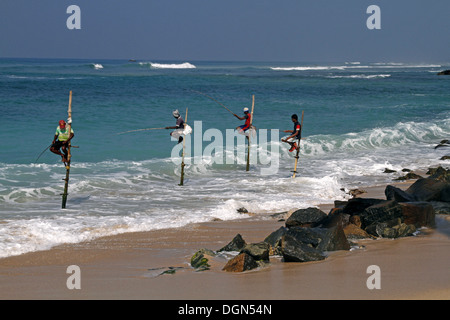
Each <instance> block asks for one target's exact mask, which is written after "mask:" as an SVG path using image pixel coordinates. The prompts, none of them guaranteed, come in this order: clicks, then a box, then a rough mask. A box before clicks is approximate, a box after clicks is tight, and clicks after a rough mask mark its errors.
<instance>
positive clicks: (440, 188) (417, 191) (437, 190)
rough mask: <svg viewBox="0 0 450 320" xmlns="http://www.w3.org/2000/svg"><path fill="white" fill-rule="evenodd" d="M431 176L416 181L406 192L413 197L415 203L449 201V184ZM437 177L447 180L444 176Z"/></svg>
mask: <svg viewBox="0 0 450 320" xmlns="http://www.w3.org/2000/svg"><path fill="white" fill-rule="evenodd" d="M433 176H434V175H433ZM433 176H430V177H428V178H423V179H419V180H417V181H416V182H414V183H413V184H412V185H411V186H410V187H409V188H408V189H407V190H406V192H407V193H409V194H411V195H413V196H414V197H415V199H416V201H450V198H449V197H448V195H449V192H450V189H449V187H450V183H448V182H445V181H440V180H438V179H435V178H432V177H433ZM437 177H439V179H447V178H446V177H445V176H438V175H437Z"/></svg>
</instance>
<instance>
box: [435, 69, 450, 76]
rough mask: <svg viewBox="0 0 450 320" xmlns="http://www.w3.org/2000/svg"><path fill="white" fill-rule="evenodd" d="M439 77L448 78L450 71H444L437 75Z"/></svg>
mask: <svg viewBox="0 0 450 320" xmlns="http://www.w3.org/2000/svg"><path fill="white" fill-rule="evenodd" d="M437 75H438V76H448V75H450V70H444V71H440V72H438V74H437Z"/></svg>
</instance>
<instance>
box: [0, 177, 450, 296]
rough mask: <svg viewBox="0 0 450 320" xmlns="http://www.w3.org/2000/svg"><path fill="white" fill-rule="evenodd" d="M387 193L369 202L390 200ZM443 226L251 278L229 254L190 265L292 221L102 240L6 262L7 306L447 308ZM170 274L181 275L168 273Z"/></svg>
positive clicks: (2, 269) (447, 227)
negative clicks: (76, 284) (236, 303)
mask: <svg viewBox="0 0 450 320" xmlns="http://www.w3.org/2000/svg"><path fill="white" fill-rule="evenodd" d="M398 185H399V186H400V187H402V188H406V187H407V185H408V184H407V183H405V184H398ZM384 188H385V186H381V187H374V188H369V189H366V191H367V193H365V194H363V195H361V196H363V197H378V198H383V199H384ZM330 207H331V206H322V207H321V208H322V209H323V210H324V211H325V212H328V210H329V208H330ZM436 222H437V228H436V229H423V230H421V233H420V234H419V235H418V236H415V237H407V238H400V239H396V240H391V239H379V240H362V241H359V242H358V244H359V248H358V249H355V250H351V251H337V252H332V253H331V254H330V255H329V256H328V257H327V259H325V260H323V261H320V262H308V263H284V262H282V261H281V258H280V257H271V262H270V264H268V265H267V266H265V267H261V268H259V269H257V270H252V271H248V272H244V273H228V272H224V271H222V268H223V266H224V265H225V263H226V261H227V258H226V257H224V256H218V257H216V258H215V259H214V260H213V261H212V262H211V269H210V270H208V271H202V272H196V271H195V270H194V269H192V268H191V267H190V265H189V262H190V258H191V256H192V255H193V253H195V252H196V251H197V250H199V249H201V248H208V249H211V250H218V249H220V248H221V247H223V246H224V245H226V244H227V243H228V242H229V241H231V239H232V238H233V237H234V236H235V235H236V234H238V233H239V234H241V235H242V237H243V238H244V240H245V241H246V242H247V243H250V242H259V241H262V240H263V239H264V238H265V237H266V236H267V235H269V234H270V233H271V232H273V231H275V230H276V229H278V228H279V227H280V226H282V225H284V221H278V219H277V218H273V217H270V216H265V217H264V218H261V216H253V217H249V218H244V219H242V220H239V221H214V222H208V223H202V224H194V225H190V226H187V227H185V228H181V229H166V230H157V231H150V232H139V233H127V234H121V235H116V236H110V237H103V238H99V239H96V240H94V241H90V242H85V243H80V244H73V245H72V244H70V245H62V246H58V247H55V248H53V249H51V250H47V251H40V252H33V253H27V254H23V255H20V256H16V257H9V258H3V259H0V288H1V289H0V299H3V300H11V299H30V300H34V299H40V300H41V299H55V300H58V299H149V300H299V299H326V300H335V299H339V300H342V299H344V300H346V299H352V300H360V299H364V300H366V299H370V300H381V299H383V300H385V299H421V300H425V299H444V300H448V299H450V274H449V270H450V268H449V267H450V217H449V216H437V217H436ZM70 265H77V266H79V267H80V270H81V277H80V279H81V282H80V283H81V289H72V290H69V289H68V287H67V279H68V278H69V277H70V276H71V274H68V273H67V268H68V266H70ZM371 265H377V266H379V267H380V271H381V278H380V279H381V289H372V290H370V289H368V287H367V284H366V281H367V279H368V278H369V277H370V276H371V274H368V273H367V268H368V267H369V266H371ZM166 270H175V271H176V272H175V273H173V274H161V273H163V271H166Z"/></svg>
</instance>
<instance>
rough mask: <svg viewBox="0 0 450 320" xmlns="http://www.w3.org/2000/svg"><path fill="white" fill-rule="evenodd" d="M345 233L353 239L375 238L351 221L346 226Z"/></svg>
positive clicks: (348, 237)
mask: <svg viewBox="0 0 450 320" xmlns="http://www.w3.org/2000/svg"><path fill="white" fill-rule="evenodd" d="M344 234H345V236H346V237H347V239H351V240H358V239H368V238H373V236H371V235H370V234H368V233H367V232H366V231H365V230H363V229H361V228H360V227H358V226H357V225H355V224H353V223H350V224H348V225H347V226H345V227H344Z"/></svg>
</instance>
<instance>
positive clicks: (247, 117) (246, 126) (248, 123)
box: [233, 108, 252, 139]
mask: <svg viewBox="0 0 450 320" xmlns="http://www.w3.org/2000/svg"><path fill="white" fill-rule="evenodd" d="M233 115H234V116H235V117H236V118H238V119H239V120H245V123H244V124H243V125H242V126H239V127H237V128H236V130H238V131H239V133H241V134H244V132H246V131H247V130H248V129H250V126H251V122H252V121H251V119H252V115H251V114H250V113H249V112H248V108H244V116H243V117H239V116H238V115H237V114H235V113H234V114H233ZM247 139H248V136H247Z"/></svg>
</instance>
